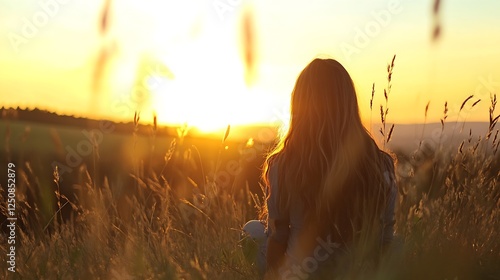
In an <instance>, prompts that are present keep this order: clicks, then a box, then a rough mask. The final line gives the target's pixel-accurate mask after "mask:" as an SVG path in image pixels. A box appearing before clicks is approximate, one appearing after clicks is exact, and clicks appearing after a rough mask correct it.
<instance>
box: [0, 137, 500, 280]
mask: <svg viewBox="0 0 500 280" xmlns="http://www.w3.org/2000/svg"><path fill="white" fill-rule="evenodd" d="M32 133H34V134H36V133H37V131H36V130H33V131H32ZM122 137H123V138H129V139H128V140H130V141H134V140H133V139H134V137H135V136H134V135H132V134H131V135H128V136H127V135H124V136H122ZM493 137H494V136H493V135H492V136H491V137H489V138H488V139H485V138H482V139H481V140H472V141H470V143H469V142H467V141H465V142H464V143H463V144H462V145H461V146H458V147H447V146H446V145H441V146H440V148H439V149H438V150H435V151H433V154H432V155H429V153H426V154H425V155H426V157H425V159H421V160H418V161H416V160H414V161H412V162H411V163H408V162H406V163H404V162H400V163H399V164H398V167H399V171H398V174H399V176H398V177H399V178H398V188H399V205H398V207H397V210H396V215H397V235H398V241H397V242H395V246H394V248H391V249H390V250H389V251H388V252H387V254H386V255H385V257H384V258H383V259H382V261H381V263H380V264H379V266H378V267H377V269H373V268H369V267H368V266H366V267H365V266H363V265H359V266H355V267H354V266H353V268H352V270H350V272H349V273H350V274H348V275H346V276H345V277H346V278H348V279H352V278H357V279H499V277H500V267H499V263H500V244H499V242H498V240H500V231H499V229H500V182H499V177H500V176H499V175H500V172H499V170H500V169H499V166H500V159H499V153H496V154H494V153H493V151H492V149H491V147H492V144H493ZM36 139H38V140H40V138H39V137H36ZM50 141H51V140H49V139H46V140H45V142H43V141H42V142H40V143H41V144H40V145H41V146H42V147H45V149H49V146H50ZM124 141H126V140H125V139H124ZM178 141H179V139H178ZM495 141H497V140H495ZM165 146H168V145H167V143H165ZM445 147H446V148H445ZM24 149H25V150H26V151H28V149H27V147H25V148H24ZM130 149H133V147H131V148H130ZM220 149H223V148H222V147H221V148H220ZM171 152H172V153H173V151H171ZM167 154H168V152H167ZM213 154H217V153H213ZM413 156H414V157H413V158H416V157H418V152H417V153H415V154H413ZM214 157H215V158H213V160H214V161H216V160H217V158H216V157H217V156H214ZM400 157H401V156H400ZM401 158H402V157H401ZM407 158H411V155H409V156H408V157H407ZM169 159H170V160H171V157H167V158H166V159H165V160H169ZM46 164H47V168H49V169H50V168H51V167H50V162H47V163H46ZM140 164H142V165H144V164H147V162H142V163H140ZM16 165H17V166H16V167H15V170H16V171H15V172H16V184H17V188H16V201H17V205H16V214H17V217H18V227H17V232H16V251H15V254H16V268H15V269H16V273H15V274H14V273H11V272H9V271H8V270H7V267H8V264H7V262H6V261H3V262H2V265H1V274H2V278H3V279H21V278H22V279H137V278H138V279H142V278H145V279H258V275H257V273H256V271H255V267H254V266H253V265H252V264H250V263H248V262H247V261H246V259H245V257H244V255H245V254H244V253H251V252H243V250H242V248H241V246H240V243H239V242H240V234H241V226H242V225H243V224H244V223H245V222H246V220H248V219H250V218H257V217H256V214H255V213H256V210H258V209H256V207H257V208H258V207H260V206H261V205H263V204H262V201H263V198H262V197H261V196H258V195H255V196H252V195H250V194H249V193H248V189H247V190H244V189H242V190H240V191H239V192H229V191H227V190H226V189H224V188H222V187H221V186H220V185H218V183H217V180H214V179H213V177H212V176H206V177H205V178H206V181H205V184H204V186H203V191H196V190H191V194H190V195H189V196H183V197H181V196H179V195H177V194H178V192H177V191H176V190H173V188H172V186H171V184H169V178H165V176H164V175H162V174H159V173H160V172H151V173H148V174H145V173H144V172H142V173H140V172H139V173H135V171H134V169H133V168H132V169H131V170H130V175H129V176H130V177H131V178H133V180H132V181H129V182H128V183H126V184H128V185H126V186H120V188H127V189H129V190H132V191H130V192H129V195H127V196H120V199H117V195H118V194H117V192H116V190H117V189H118V186H115V185H114V184H119V182H118V181H114V182H111V181H110V180H107V179H105V180H98V179H95V178H92V176H91V173H92V172H90V171H89V170H87V168H86V167H84V165H82V166H81V167H79V168H77V169H76V170H75V171H74V172H76V173H78V178H79V179H78V182H77V183H76V184H75V185H74V186H73V190H74V192H75V195H74V197H71V198H68V195H67V194H64V192H63V191H61V189H60V188H61V186H62V185H64V182H60V178H58V177H59V175H60V174H58V172H54V173H53V174H52V176H51V178H49V179H48V178H44V179H43V178H41V177H40V176H38V174H37V173H36V172H34V171H33V169H32V168H31V165H34V163H33V162H31V163H30V162H17V163H16ZM408 165H410V166H411V168H410V169H407V170H406V169H405V170H402V169H401V168H402V166H408ZM58 171H59V170H58ZM406 171H407V174H405V172H406ZM208 173H209V172H208V171H207V174H208ZM42 179H43V180H42ZM58 179H59V180H58ZM3 183H4V182H2V193H1V200H2V202H4V201H7V195H8V193H7V192H6V190H7V188H6V187H5V185H4V184H3ZM37 188H38V189H40V188H42V189H43V191H42V190H37ZM242 193H246V194H247V195H246V196H245V195H241V194H242ZM67 210H71V211H67ZM2 212H3V214H4V216H7V214H8V213H7V209H6V204H5V203H2ZM63 212H64V213H65V215H64V217H63V215H62V213H63ZM68 213H69V214H68ZM6 223H7V221H5V220H4V222H3V226H2V228H3V229H5V228H6ZM7 234H8V232H7V231H5V232H4V234H2V235H1V240H0V244H1V247H0V248H1V254H2V256H4V257H3V258H4V259H5V256H6V255H7V254H8V253H9V248H8V246H7V244H8V243H7V236H8V235H7Z"/></svg>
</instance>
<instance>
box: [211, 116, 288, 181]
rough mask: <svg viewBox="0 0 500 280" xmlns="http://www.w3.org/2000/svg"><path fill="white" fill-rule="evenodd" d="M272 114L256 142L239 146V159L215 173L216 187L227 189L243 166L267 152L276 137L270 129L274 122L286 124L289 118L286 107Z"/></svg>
mask: <svg viewBox="0 0 500 280" xmlns="http://www.w3.org/2000/svg"><path fill="white" fill-rule="evenodd" d="M273 113H274V117H273V118H272V119H271V120H270V121H269V126H268V127H264V128H262V129H260V130H259V132H258V133H257V137H256V139H255V140H256V141H254V139H249V141H247V142H246V143H240V144H239V146H238V150H239V151H240V155H241V157H240V159H239V160H234V159H233V160H230V161H228V162H227V163H226V164H225V166H224V168H222V169H221V170H218V171H217V173H216V176H215V181H216V183H217V184H218V185H220V186H221V187H224V188H228V187H229V186H230V183H231V181H232V179H234V178H235V177H237V176H238V175H240V174H241V173H242V172H243V168H244V166H245V164H247V163H250V162H251V161H253V160H255V159H256V158H257V157H258V155H259V154H263V153H265V152H267V149H268V146H269V143H272V142H273V141H274V140H275V139H276V136H277V135H276V132H277V131H276V129H273V128H271V127H274V126H276V122H279V123H286V122H287V121H288V120H289V118H290V114H289V113H288V110H287V107H284V108H282V109H281V110H278V109H276V110H274V112H273ZM256 142H258V143H256Z"/></svg>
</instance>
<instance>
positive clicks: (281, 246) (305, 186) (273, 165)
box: [244, 59, 397, 279]
mask: <svg viewBox="0 0 500 280" xmlns="http://www.w3.org/2000/svg"><path fill="white" fill-rule="evenodd" d="M263 177H264V180H265V182H266V185H267V187H268V197H267V210H268V219H267V229H268V230H267V238H265V239H267V241H263V243H261V245H262V246H261V250H262V254H261V255H260V260H259V259H258V260H257V263H258V264H259V263H260V264H261V265H260V269H261V270H262V272H263V271H264V270H265V271H266V272H267V275H271V274H272V275H273V276H270V278H271V279H275V278H277V277H278V276H279V277H280V278H282V279H308V278H310V277H319V276H321V275H325V274H326V275H327V276H326V277H328V278H329V279H330V278H331V276H332V275H338V274H340V273H346V272H347V270H348V269H349V268H350V266H349V263H352V261H353V260H354V261H355V262H356V263H357V264H358V267H359V263H360V262H363V261H365V260H376V256H377V255H378V253H379V252H381V251H382V249H383V248H384V247H385V246H386V245H387V244H388V243H389V242H390V241H391V240H392V239H393V231H394V206H395V200H396V194H397V190H396V186H395V180H394V164H393V161H392V158H391V157H390V156H389V155H388V154H386V153H385V152H383V151H381V150H380V149H379V148H378V147H377V145H376V143H375V142H374V140H373V139H372V137H371V136H370V134H369V133H368V132H367V131H366V129H365V128H364V127H363V125H362V123H361V118H360V116H359V108H358V103H357V98H356V92H355V89H354V85H353V82H352V80H351V78H350V76H349V74H348V73H347V71H346V70H345V69H344V67H343V66H342V65H341V64H340V63H338V62H337V61H335V60H332V59H315V60H313V61H312V62H311V63H310V64H309V65H308V66H307V67H306V68H305V69H304V70H303V71H302V73H301V74H300V76H299V77H298V79H297V82H296V84H295V88H294V90H293V93H292V100H291V119H290V127H289V130H288V132H287V134H286V135H285V136H284V137H283V138H282V139H281V140H280V142H279V144H278V145H277V146H276V147H275V149H274V150H273V151H272V152H271V153H270V154H269V155H268V157H267V159H266V161H265V163H264V174H263ZM256 223H258V222H256V221H251V222H249V223H247V225H245V227H244V230H246V231H247V232H249V231H251V230H254V231H255V229H256V228H258V226H256ZM258 235H259V234H255V233H252V234H251V236H253V237H256V238H258V237H259V236H258ZM266 245H267V246H266ZM346 256H349V258H348V257H346ZM372 256H373V257H374V258H371V257H372ZM264 259H265V260H266V261H265V262H264V261H263V260H264ZM346 260H350V261H348V262H346ZM372 263H373V262H372ZM332 273H335V274H332Z"/></svg>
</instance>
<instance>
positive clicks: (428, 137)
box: [0, 107, 489, 152]
mask: <svg viewBox="0 0 500 280" xmlns="http://www.w3.org/2000/svg"><path fill="white" fill-rule="evenodd" d="M0 116H1V119H2V120H8V119H10V120H18V121H26V122H36V123H44V124H55V125H62V126H69V127H74V128H82V129H89V128H96V127H99V125H100V123H101V122H103V120H94V119H88V118H81V117H75V116H65V115H58V114H57V113H53V112H48V111H45V110H39V109H32V110H28V109H19V108H4V107H2V108H0ZM113 124H114V125H115V130H114V131H115V132H117V133H123V134H131V133H133V132H134V124H133V122H128V123H116V122H113ZM488 125H489V124H488V123H487V122H466V123H463V122H458V123H455V122H449V123H445V126H444V130H442V126H441V123H428V124H425V125H424V124H396V125H395V128H394V132H393V135H392V139H391V141H390V143H389V144H388V148H389V149H391V150H396V149H397V150H401V151H403V152H411V151H414V150H416V149H417V148H418V146H419V143H420V141H422V142H423V143H427V144H429V145H434V146H435V145H437V144H439V143H441V145H451V144H456V145H458V144H460V142H461V141H462V140H464V139H467V138H469V137H470V135H471V136H472V138H474V140H475V139H477V138H478V137H479V136H481V137H483V138H484V137H485V135H486V133H487V130H488ZM178 128H179V127H167V126H159V127H158V128H157V132H156V134H157V135H158V136H171V137H176V136H177V129H178ZM379 129H380V124H375V125H373V128H372V130H371V133H372V135H373V136H374V137H375V138H377V139H378V140H379V141H380V140H381V135H380V132H379ZM152 131H153V125H151V124H147V125H144V124H140V123H139V125H138V127H137V133H138V134H143V135H150V134H151V133H152ZM224 134H225V130H224V129H221V130H218V131H213V132H210V133H205V132H201V131H198V130H197V129H196V128H191V129H190V130H189V134H188V136H187V137H197V138H210V139H217V138H218V139H222V137H223V136H224ZM469 134H470V135H469ZM276 135H277V129H276V128H271V127H264V126H236V127H231V129H230V133H229V137H228V140H229V141H237V142H241V141H247V140H248V139H250V138H252V139H253V140H254V141H256V142H264V143H269V142H272V141H273V140H274V139H275V137H276Z"/></svg>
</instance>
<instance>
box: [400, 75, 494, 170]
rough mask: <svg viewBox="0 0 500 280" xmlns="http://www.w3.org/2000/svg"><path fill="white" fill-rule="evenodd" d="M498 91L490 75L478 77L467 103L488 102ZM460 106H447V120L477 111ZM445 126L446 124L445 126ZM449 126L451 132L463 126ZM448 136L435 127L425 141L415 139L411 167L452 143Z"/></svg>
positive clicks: (469, 106) (465, 105)
mask: <svg viewBox="0 0 500 280" xmlns="http://www.w3.org/2000/svg"><path fill="white" fill-rule="evenodd" d="M499 90H500V82H498V81H497V80H495V79H494V77H493V75H492V74H489V75H488V77H486V78H485V77H482V76H480V77H478V84H477V86H476V87H475V88H474V93H473V98H472V99H470V101H469V102H474V101H477V100H479V99H481V100H489V98H490V94H494V93H496V92H498V91H499ZM461 107H462V104H460V103H454V104H453V105H451V106H449V108H450V109H449V112H448V119H450V118H457V120H458V118H459V117H460V115H461V114H467V113H469V112H471V111H473V110H478V109H477V107H473V106H471V105H470V104H469V105H467V104H464V107H463V108H462V110H460V108H461ZM445 125H446V124H445ZM450 125H451V130H452V131H457V130H461V129H462V126H463V124H462V123H461V122H458V121H456V122H453V123H449V124H448V126H450ZM452 140H453V139H451V136H450V135H447V134H446V133H445V132H444V131H443V129H442V128H439V127H436V128H434V129H433V130H432V131H431V133H430V137H427V138H425V139H420V140H419V139H415V144H416V145H418V146H419V147H420V148H419V149H418V150H417V151H416V152H415V154H414V156H413V157H411V159H410V162H411V164H412V165H413V166H420V165H421V164H422V163H423V162H424V161H425V160H426V158H428V157H430V156H432V155H433V154H434V152H435V151H436V150H437V149H439V147H440V145H443V144H445V143H448V141H452ZM398 175H399V176H400V177H408V176H410V174H408V173H406V172H398Z"/></svg>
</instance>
